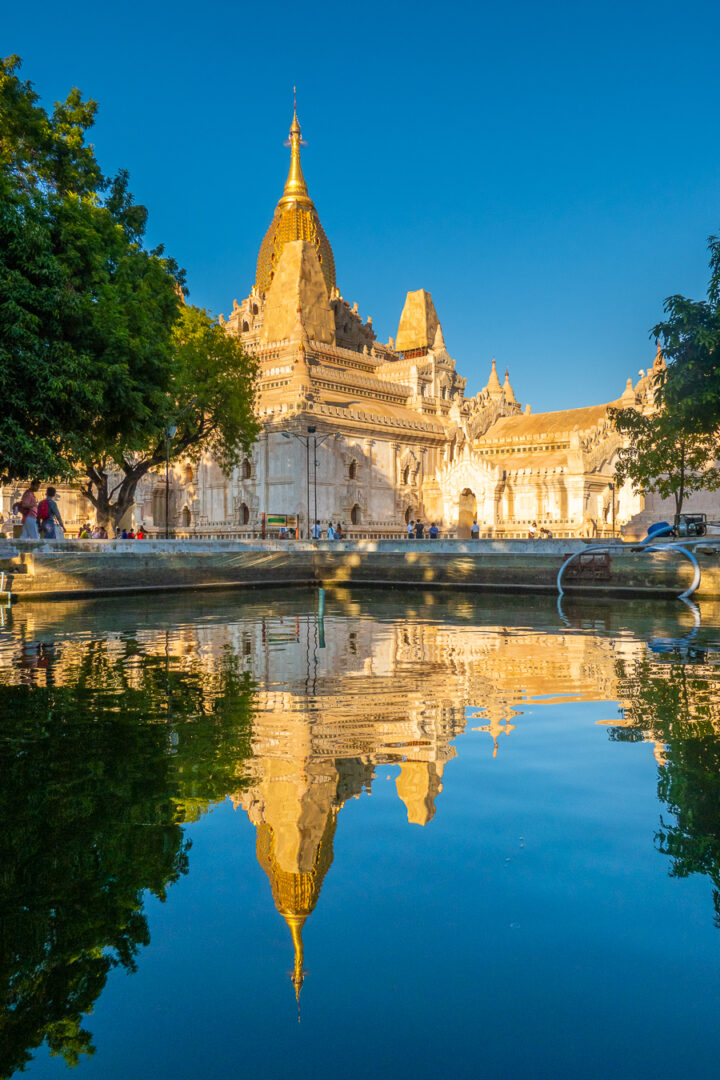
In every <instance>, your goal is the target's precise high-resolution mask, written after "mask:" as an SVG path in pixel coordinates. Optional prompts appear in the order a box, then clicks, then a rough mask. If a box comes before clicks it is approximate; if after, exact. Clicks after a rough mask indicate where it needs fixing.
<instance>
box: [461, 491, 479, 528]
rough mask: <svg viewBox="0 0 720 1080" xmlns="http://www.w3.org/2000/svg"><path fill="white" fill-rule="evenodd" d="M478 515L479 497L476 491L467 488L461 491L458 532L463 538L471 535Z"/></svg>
mask: <svg viewBox="0 0 720 1080" xmlns="http://www.w3.org/2000/svg"><path fill="white" fill-rule="evenodd" d="M476 517H477V499H476V498H475V492H474V491H471V490H470V488H465V489H464V490H463V491H461V492H460V496H459V499H458V529H457V534H458V536H459V537H460V538H461V539H467V538H468V537H469V536H470V529H471V527H472V523H473V521H474V520H475V518H476Z"/></svg>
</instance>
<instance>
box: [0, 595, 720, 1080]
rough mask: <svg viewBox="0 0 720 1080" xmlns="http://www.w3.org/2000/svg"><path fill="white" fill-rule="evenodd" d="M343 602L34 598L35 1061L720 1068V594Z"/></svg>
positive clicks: (30, 681) (0, 979)
mask: <svg viewBox="0 0 720 1080" xmlns="http://www.w3.org/2000/svg"><path fill="white" fill-rule="evenodd" d="M318 605H319V594H318V593H316V592H312V591H299V592H296V593H286V594H284V595H282V596H281V595H280V594H277V593H264V594H258V593H256V594H252V595H251V596H250V597H241V596H238V595H237V594H202V595H195V596H183V597H164V598H159V597H156V598H152V599H146V598H136V599H132V600H131V599H124V600H117V601H115V600H112V601H109V600H102V601H99V600H98V601H93V602H84V603H67V604H52V605H37V604H36V605H30V604H26V605H24V606H23V605H18V606H17V607H16V608H15V609H14V611H13V612H12V614H11V615H10V616H7V617H6V618H5V620H4V625H2V626H0V769H1V772H0V968H1V970H0V987H1V989H0V993H1V994H2V1000H0V1076H2V1077H9V1076H12V1075H14V1074H15V1073H16V1072H17V1071H18V1070H20V1069H21V1068H23V1066H25V1068H26V1075H28V1076H29V1077H31V1078H41V1077H42V1078H53V1080H54V1078H59V1077H67V1076H69V1075H70V1074H69V1073H68V1066H76V1068H75V1070H74V1075H75V1076H77V1077H78V1078H82V1080H95V1078H103V1080H164V1078H172V1080H215V1078H226V1077H231V1076H243V1077H245V1076H247V1077H253V1078H255V1080H273V1078H276V1077H277V1078H280V1077H283V1078H285V1077H288V1076H292V1077H293V1078H296V1080H301V1078H306V1077H307V1078H311V1077H312V1078H313V1080H335V1078H342V1080H355V1078H360V1077H362V1078H366V1077H372V1076H377V1077H388V1078H393V1080H405V1078H408V1080H409V1078H412V1080H426V1078H427V1080H430V1078H433V1080H435V1078H438V1077H454V1078H464V1077H473V1078H474V1077H487V1078H493V1080H494V1078H498V1080H500V1078H503V1080H508V1078H516V1077H517V1078H523V1080H525V1078H542V1080H546V1078H547V1080H551V1078H552V1080H556V1078H560V1077H563V1078H564V1077H573V1078H574V1077H578V1078H588V1080H589V1078H596V1077H597V1078H600V1077H602V1078H603V1080H605V1078H607V1077H609V1076H612V1077H620V1078H625V1077H628V1078H630V1077H632V1078H633V1080H642V1078H645V1077H647V1078H650V1077H652V1078H654V1080H657V1078H673V1080H674V1078H680V1077H685V1078H688V1077H713V1076H716V1075H717V1072H718V1060H719V1059H720V1028H719V1027H718V1016H719V1015H720V666H718V665H719V664H720V629H718V625H719V624H718V620H717V610H716V611H715V612H713V611H712V610H708V611H704V612H703V614H702V621H701V623H700V626H699V628H696V627H695V625H694V619H693V615H692V613H691V612H690V611H688V610H687V609H685V608H683V607H682V606H681V605H679V604H667V605H666V604H659V605H654V606H649V605H644V606H643V605H642V604H639V603H637V602H635V603H633V604H628V603H627V602H625V603H620V602H613V603H608V604H606V605H603V606H600V605H598V604H594V605H593V606H592V607H588V606H580V605H578V604H574V605H570V606H569V607H568V609H567V610H566V612H565V613H564V615H560V614H558V612H557V610H556V608H555V606H554V601H552V600H550V599H532V598H530V599H523V600H519V599H518V598H514V599H504V598H501V597H498V596H492V597H490V598H488V597H479V596H472V595H471V596H468V595H453V596H450V597H442V596H440V595H439V594H427V595H424V594H419V593H400V592H385V593H374V592H367V591H366V592H357V593H344V592H336V593H328V594H327V595H326V596H325V597H324V614H321V613H320V611H319V606H318ZM714 616H715V617H714Z"/></svg>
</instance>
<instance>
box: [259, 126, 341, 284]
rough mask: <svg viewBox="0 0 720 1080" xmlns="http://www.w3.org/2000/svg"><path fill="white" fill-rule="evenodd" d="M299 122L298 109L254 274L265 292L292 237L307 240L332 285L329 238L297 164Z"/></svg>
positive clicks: (332, 268)
mask: <svg viewBox="0 0 720 1080" xmlns="http://www.w3.org/2000/svg"><path fill="white" fill-rule="evenodd" d="M301 142H302V140H301V137H300V124H299V123H298V118H297V112H294V113H293V120H292V124H291V126H290V172H289V173H288V178H287V180H286V181H285V190H284V191H283V194H282V198H281V199H280V202H279V203H278V204H277V207H276V208H275V216H274V217H273V219H272V222H271V223H270V228H269V229H268V231H267V232H266V233H265V239H264V240H263V242H262V244H261V245H260V253H259V255H258V261H257V273H256V276H255V288H256V289H257V290H258V291H259V292H267V290H268V289H269V288H270V283H271V282H272V279H273V277H274V276H275V269H276V267H277V264H278V261H279V259H280V255H281V254H282V250H283V248H284V247H285V245H286V244H288V243H290V242H291V241H292V240H307V241H309V242H310V243H311V244H312V245H313V247H314V248H315V250H316V251H317V254H318V258H319V260H320V266H321V268H322V272H323V277H324V278H325V284H326V285H327V289H328V292H331V291H332V289H333V288H334V287H335V259H334V257H333V253H332V248H331V247H330V241H329V240H328V238H327V236H326V235H325V230H324V229H323V227H322V225H321V224H320V218H319V217H318V212H317V210H316V209H315V205H314V203H313V201H312V199H311V198H310V196H309V195H308V189H307V184H306V183H305V177H304V176H303V171H302V165H301V164H300V144H301Z"/></svg>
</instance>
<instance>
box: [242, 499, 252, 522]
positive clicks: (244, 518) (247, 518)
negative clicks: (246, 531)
mask: <svg viewBox="0 0 720 1080" xmlns="http://www.w3.org/2000/svg"><path fill="white" fill-rule="evenodd" d="M249 521H250V510H249V509H248V507H247V506H246V505H245V503H242V504H241V506H240V524H241V525H247V524H248V522H249Z"/></svg>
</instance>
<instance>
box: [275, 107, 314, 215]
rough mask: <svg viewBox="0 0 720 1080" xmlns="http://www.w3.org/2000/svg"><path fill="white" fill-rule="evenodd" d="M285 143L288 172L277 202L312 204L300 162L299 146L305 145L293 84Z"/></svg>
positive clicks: (281, 204) (285, 204)
mask: <svg viewBox="0 0 720 1080" xmlns="http://www.w3.org/2000/svg"><path fill="white" fill-rule="evenodd" d="M286 145H288V146H290V172H289V173H288V178H287V180H286V181H285V188H284V190H283V194H282V199H281V200H280V202H279V203H278V206H287V205H288V204H289V203H301V204H302V205H304V206H312V205H313V203H312V199H311V198H310V196H309V195H308V189H307V184H306V183H305V177H304V176H303V171H302V165H301V163H300V147H301V146H305V145H306V144H305V143H304V142H303V139H302V132H301V131H300V121H299V120H298V116H297V105H296V103H295V87H294V86H293V118H292V124H291V125H290V135H289V138H288V141H287V144H286Z"/></svg>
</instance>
